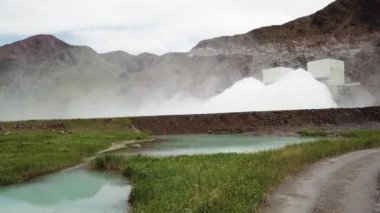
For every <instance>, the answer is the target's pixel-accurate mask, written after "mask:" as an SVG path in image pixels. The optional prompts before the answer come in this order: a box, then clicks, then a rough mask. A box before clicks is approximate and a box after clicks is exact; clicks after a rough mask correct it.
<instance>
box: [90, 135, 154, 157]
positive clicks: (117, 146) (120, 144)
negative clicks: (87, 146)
mask: <svg viewBox="0 0 380 213" xmlns="http://www.w3.org/2000/svg"><path fill="white" fill-rule="evenodd" d="M154 141H156V139H155V138H151V139H146V140H129V141H123V142H117V143H112V144H111V146H110V147H109V148H107V149H104V150H101V151H99V152H97V153H96V154H95V155H97V154H104V153H108V152H113V151H117V150H120V149H124V148H125V147H126V146H128V145H132V144H137V145H138V144H141V143H147V142H154Z"/></svg>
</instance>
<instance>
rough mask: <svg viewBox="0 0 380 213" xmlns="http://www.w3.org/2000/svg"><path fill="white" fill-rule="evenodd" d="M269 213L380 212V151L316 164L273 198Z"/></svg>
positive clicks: (341, 157) (361, 152)
mask: <svg viewBox="0 0 380 213" xmlns="http://www.w3.org/2000/svg"><path fill="white" fill-rule="evenodd" d="M268 202H269V206H268V207H267V208H265V209H264V210H263V212H266V213H272V212H273V213H274V212H275V213H278V212H289V213H298V212H302V213H304V212H313V213H314V212H315V213H317V212H318V213H319V212H336V213H338V212H342V213H343V212H344V213H351V212H352V213H358V212H363V213H364V212H366V213H371V212H374V213H380V149H373V150H364V151H358V152H353V153H349V154H345V155H342V156H340V157H336V158H331V159H327V160H324V161H321V162H319V163H316V164H314V165H313V166H311V167H310V168H309V169H307V170H306V171H304V172H302V173H301V174H299V175H297V176H296V177H291V178H288V179H287V180H286V181H285V182H284V183H283V184H281V185H280V186H279V187H278V188H277V189H276V190H275V191H274V192H273V194H272V195H271V196H270V197H269V199H268Z"/></svg>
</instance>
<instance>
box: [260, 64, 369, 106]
mask: <svg viewBox="0 0 380 213" xmlns="http://www.w3.org/2000/svg"><path fill="white" fill-rule="evenodd" d="M293 70H294V69H292V68H287V67H275V68H270V69H265V70H262V81H263V83H265V84H272V83H274V82H276V81H278V80H280V79H281V78H282V77H283V76H284V75H286V74H288V73H289V72H292V71H293ZM307 71H309V72H310V73H311V74H312V75H313V76H314V78H316V79H317V80H318V81H320V82H322V83H324V84H325V85H326V86H327V87H328V88H329V90H330V91H331V94H332V96H333V98H334V100H335V101H336V102H337V103H338V105H339V106H341V107H345V106H346V105H347V106H350V105H349V103H351V102H352V101H355V100H356V99H357V98H358V97H356V96H357V95H355V94H358V91H361V90H362V87H361V86H360V83H352V82H350V80H349V79H348V80H346V78H345V66H344V61H340V60H336V59H322V60H316V61H311V62H308V63H307Z"/></svg>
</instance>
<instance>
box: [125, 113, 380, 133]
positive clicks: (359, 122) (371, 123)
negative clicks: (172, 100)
mask: <svg viewBox="0 0 380 213" xmlns="http://www.w3.org/2000/svg"><path fill="white" fill-rule="evenodd" d="M131 119H132V124H133V125H134V126H135V127H136V128H138V129H139V130H141V131H146V132H150V133H151V134H154V135H165V134H212V133H213V134H218V133H253V134H259V135H266V134H289V133H292V132H294V131H297V130H300V129H304V128H318V129H326V130H340V129H351V128H355V129H357V128H380V107H368V108H355V109H322V110H298V111H276V112H244V113H223V114H205V115H173V116H147V117H134V118H131Z"/></svg>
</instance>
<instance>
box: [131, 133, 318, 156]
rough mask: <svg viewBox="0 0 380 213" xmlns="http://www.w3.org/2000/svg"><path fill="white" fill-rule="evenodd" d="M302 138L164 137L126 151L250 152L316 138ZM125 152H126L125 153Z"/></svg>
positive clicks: (154, 153) (166, 153)
mask: <svg viewBox="0 0 380 213" xmlns="http://www.w3.org/2000/svg"><path fill="white" fill-rule="evenodd" d="M314 140H315V139H314V138H299V137H254V136H243V135H185V136H183V135H181V136H162V137H159V140H158V141H157V142H153V143H147V144H142V147H139V148H131V149H129V150H127V151H126V153H131V152H132V153H135V154H142V155H150V156H176V155H197V154H215V153H250V152H258V151H264V150H269V149H278V148H283V147H285V146H287V145H291V144H296V143H306V142H311V141H314ZM124 153H125V152H124Z"/></svg>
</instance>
